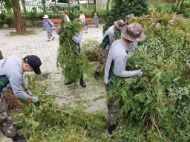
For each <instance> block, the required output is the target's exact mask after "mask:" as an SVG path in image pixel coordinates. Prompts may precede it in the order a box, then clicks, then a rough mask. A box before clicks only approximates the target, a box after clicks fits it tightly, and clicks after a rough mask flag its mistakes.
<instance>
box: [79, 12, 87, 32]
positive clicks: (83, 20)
mask: <svg viewBox="0 0 190 142" xmlns="http://www.w3.org/2000/svg"><path fill="white" fill-rule="evenodd" d="M79 19H80V20H81V22H82V23H83V25H84V29H85V31H86V33H87V32H88V31H87V30H88V23H87V21H86V19H85V15H84V13H83V12H82V11H80V16H79Z"/></svg>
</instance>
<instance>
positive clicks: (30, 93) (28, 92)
mask: <svg viewBox="0 0 190 142" xmlns="http://www.w3.org/2000/svg"><path fill="white" fill-rule="evenodd" d="M26 92H27V94H28V95H30V96H32V92H31V91H30V89H29V88H28V89H26Z"/></svg>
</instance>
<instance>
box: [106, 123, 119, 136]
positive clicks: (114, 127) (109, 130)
mask: <svg viewBox="0 0 190 142" xmlns="http://www.w3.org/2000/svg"><path fill="white" fill-rule="evenodd" d="M116 128H117V125H115V124H113V125H109V126H108V133H109V134H110V135H111V134H112V133H113V131H114V130H115V129H116Z"/></svg>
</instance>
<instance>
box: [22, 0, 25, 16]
mask: <svg viewBox="0 0 190 142" xmlns="http://www.w3.org/2000/svg"><path fill="white" fill-rule="evenodd" d="M21 1H22V8H23V10H24V14H25V15H26V2H25V0H21Z"/></svg>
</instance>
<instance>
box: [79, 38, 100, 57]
mask: <svg viewBox="0 0 190 142" xmlns="http://www.w3.org/2000/svg"><path fill="white" fill-rule="evenodd" d="M99 46H100V43H99V42H98V41H96V40H86V41H84V42H83V43H82V49H83V50H84V53H85V54H86V56H87V58H88V60H89V61H98V54H99V51H100V48H99Z"/></svg>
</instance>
